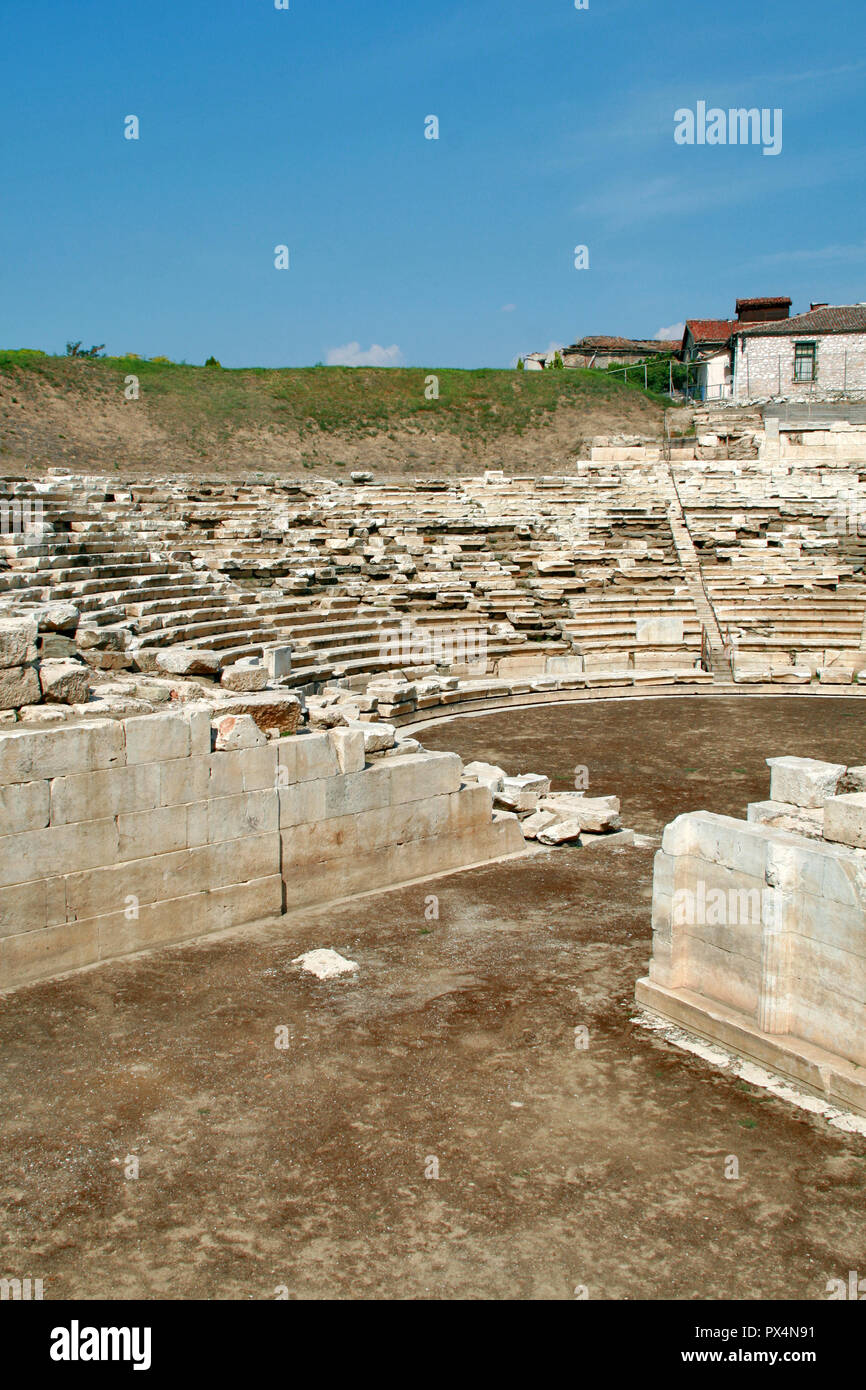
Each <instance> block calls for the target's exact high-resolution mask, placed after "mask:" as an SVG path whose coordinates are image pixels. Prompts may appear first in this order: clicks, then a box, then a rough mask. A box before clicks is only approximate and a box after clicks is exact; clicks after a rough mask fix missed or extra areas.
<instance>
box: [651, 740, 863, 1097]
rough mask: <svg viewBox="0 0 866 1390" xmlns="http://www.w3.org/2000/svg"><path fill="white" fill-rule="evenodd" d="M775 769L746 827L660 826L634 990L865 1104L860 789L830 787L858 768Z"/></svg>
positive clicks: (720, 1037) (810, 1084) (699, 822)
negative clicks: (646, 942)
mask: <svg viewBox="0 0 866 1390" xmlns="http://www.w3.org/2000/svg"><path fill="white" fill-rule="evenodd" d="M771 765H772V767H773V778H772V786H771V800H770V801H767V802H761V803H756V804H755V805H753V806H751V807H750V808H749V821H748V822H745V821H739V820H736V819H734V818H733V817H731V816H718V815H713V814H711V813H709V812H706V811H700V812H695V813H690V814H687V815H683V816H679V817H677V819H676V820H675V821H673V822H672V823H671V824H670V825H669V826H668V827H667V829H666V830H665V834H664V839H663V842H662V849H661V850H660V851H659V853H658V854H657V856H656V861H655V875H654V882H653V954H652V960H651V962H650V970H649V976H648V977H647V978H646V979H643V980H640V981H639V982H638V985H637V990H636V997H637V999H638V1001H639V1002H640V1003H643V1004H646V1005H647V1006H648V1007H649V1008H651V1009H653V1010H654V1011H656V1012H658V1013H660V1014H662V1015H664V1016H666V1017H668V1018H671V1019H673V1020H675V1021H676V1022H678V1023H681V1024H684V1025H685V1026H686V1027H688V1028H690V1029H692V1030H694V1031H695V1032H698V1033H700V1034H702V1035H703V1036H705V1037H709V1038H712V1039H713V1040H715V1041H717V1042H721V1043H723V1044H724V1045H727V1046H730V1047H732V1048H733V1049H734V1050H736V1051H739V1052H742V1053H744V1054H745V1055H746V1056H749V1057H752V1058H753V1059H755V1060H757V1061H760V1062H762V1063H764V1064H766V1065H769V1066H771V1067H772V1068H774V1069H775V1070H777V1071H780V1072H781V1073H783V1074H784V1075H786V1076H788V1077H791V1078H792V1079H794V1080H796V1081H798V1082H800V1083H801V1084H803V1085H805V1086H806V1087H807V1088H809V1089H811V1090H813V1091H815V1092H817V1093H819V1094H821V1095H823V1096H825V1097H827V1098H828V1099H831V1100H833V1101H836V1102H839V1103H841V1104H843V1105H845V1106H847V1107H850V1108H852V1109H855V1110H858V1111H861V1112H863V1113H866V850H864V848H863V846H864V845H866V795H864V794H863V792H862V791H858V792H855V793H845V792H842V793H840V794H835V793H836V789H837V788H844V787H845V785H846V781H845V778H846V776H847V779H848V785H854V786H861V785H864V776H866V769H862V768H857V769H848V770H847V773H846V769H845V768H844V767H841V766H837V765H833V764H822V763H815V762H813V761H812V760H810V759H801V758H785V759H774V760H771ZM852 774H853V775H852ZM798 789H801V790H798ZM785 826H802V827H803V829H804V833H802V834H800V833H796V830H792V829H787V828H783V827H785Z"/></svg>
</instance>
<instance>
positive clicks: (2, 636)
mask: <svg viewBox="0 0 866 1390" xmlns="http://www.w3.org/2000/svg"><path fill="white" fill-rule="evenodd" d="M36 633H37V626H36V620H35V619H34V618H0V669H2V670H6V669H7V668H8V667H11V666H26V665H27V664H28V663H29V662H31V661H34V660H35V659H36ZM36 698H37V699H38V698H39V697H38V696H37V697H36Z"/></svg>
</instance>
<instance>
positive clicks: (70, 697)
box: [39, 661, 92, 705]
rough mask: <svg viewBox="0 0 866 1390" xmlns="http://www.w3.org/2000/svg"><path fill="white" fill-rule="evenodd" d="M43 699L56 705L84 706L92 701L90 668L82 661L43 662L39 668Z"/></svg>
mask: <svg viewBox="0 0 866 1390" xmlns="http://www.w3.org/2000/svg"><path fill="white" fill-rule="evenodd" d="M39 684H40V686H41V688H42V698H43V699H44V700H47V701H48V702H49V703H50V704H55V705H82V704H85V703H86V702H87V701H88V700H89V699H90V690H91V686H92V677H91V674H90V668H89V667H88V666H84V665H82V663H81V662H80V661H43V662H42V664H41V666H40V667H39Z"/></svg>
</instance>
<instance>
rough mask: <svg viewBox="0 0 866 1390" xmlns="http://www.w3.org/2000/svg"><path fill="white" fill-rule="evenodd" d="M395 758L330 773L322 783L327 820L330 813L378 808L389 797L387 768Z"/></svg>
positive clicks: (338, 814)
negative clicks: (360, 770) (339, 772)
mask: <svg viewBox="0 0 866 1390" xmlns="http://www.w3.org/2000/svg"><path fill="white" fill-rule="evenodd" d="M396 761H397V759H393V758H387V759H386V760H385V761H384V762H379V763H374V765H373V766H372V767H368V768H366V769H365V770H364V771H363V772H349V773H345V774H340V775H339V776H337V777H329V778H328V779H327V780H326V781H325V782H324V783H323V787H324V793H325V816H324V818H325V819H326V820H329V819H331V817H333V816H354V815H360V814H361V812H362V811H378V810H379V809H380V807H382V806H387V805H388V804H389V802H390V801H391V799H392V798H391V795H390V782H389V778H388V770H390V767H391V764H392V763H393V762H396ZM458 761H459V760H458Z"/></svg>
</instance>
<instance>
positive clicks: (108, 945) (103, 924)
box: [83, 893, 210, 960]
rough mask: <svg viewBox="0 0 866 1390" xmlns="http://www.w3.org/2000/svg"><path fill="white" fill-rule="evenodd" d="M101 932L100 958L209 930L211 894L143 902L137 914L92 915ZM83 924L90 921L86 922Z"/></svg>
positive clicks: (127, 952)
mask: <svg viewBox="0 0 866 1390" xmlns="http://www.w3.org/2000/svg"><path fill="white" fill-rule="evenodd" d="M91 923H92V925H93V926H94V927H95V929H96V933H97V949H98V952H99V959H100V960H110V959H111V958H112V957H114V956H125V955H128V954H129V953H130V952H131V951H145V950H148V949H150V948H152V947H154V946H164V945H166V944H167V943H168V942H171V941H186V940H188V939H189V938H190V937H191V936H202V935H204V933H205V932H207V931H209V930H210V928H209V924H208V917H207V894H206V893H193V894H192V895H190V896H188V897H183V898H169V899H168V900H166V901H164V902H157V903H142V904H141V907H140V908H139V910H138V913H137V915H135V916H134V915H132V914H131V913H130V912H128V911H125V912H114V913H111V914H109V915H107V916H103V917H94V918H91ZM83 925H88V924H87V923H84V924H83Z"/></svg>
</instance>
